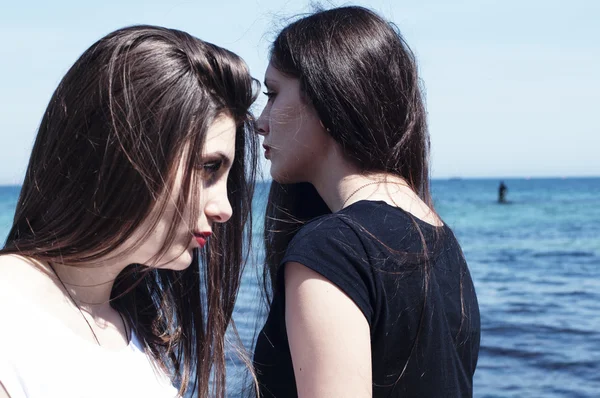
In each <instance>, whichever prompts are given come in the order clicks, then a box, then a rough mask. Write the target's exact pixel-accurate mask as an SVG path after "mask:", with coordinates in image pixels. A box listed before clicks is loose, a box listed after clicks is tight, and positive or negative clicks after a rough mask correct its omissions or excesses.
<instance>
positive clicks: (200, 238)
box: [194, 232, 212, 249]
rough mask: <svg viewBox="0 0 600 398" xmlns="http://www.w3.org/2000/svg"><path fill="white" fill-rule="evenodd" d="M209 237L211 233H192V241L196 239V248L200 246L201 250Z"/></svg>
mask: <svg viewBox="0 0 600 398" xmlns="http://www.w3.org/2000/svg"><path fill="white" fill-rule="evenodd" d="M211 235H212V232H194V239H196V242H198V246H200V248H201V249H202V248H203V247H204V246H205V245H206V241H207V240H208V238H210V236H211Z"/></svg>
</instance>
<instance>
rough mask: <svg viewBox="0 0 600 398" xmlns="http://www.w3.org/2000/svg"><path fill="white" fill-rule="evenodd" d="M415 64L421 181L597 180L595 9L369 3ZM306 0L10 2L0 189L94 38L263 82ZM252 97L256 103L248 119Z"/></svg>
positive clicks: (598, 11) (1, 85)
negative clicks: (197, 47)
mask: <svg viewBox="0 0 600 398" xmlns="http://www.w3.org/2000/svg"><path fill="white" fill-rule="evenodd" d="M321 4H322V5H324V6H326V7H331V6H339V5H350V4H356V5H362V6H366V7H368V8H371V9H373V10H375V11H377V12H379V13H380V14H381V15H383V16H384V17H385V18H386V19H388V20H390V21H392V22H394V23H395V24H396V25H397V26H398V27H399V29H400V31H401V33H402V35H403V36H404V38H405V39H406V41H407V42H408V44H409V45H410V46H411V48H412V49H413V51H414V52H415V54H416V56H417V61H418V64H419V68H420V73H421V78H422V80H423V84H424V87H425V90H426V101H427V110H428V116H429V127H430V134H431V142H432V159H431V161H432V176H433V177H434V178H451V177H463V178H469V177H491V178H496V177H549V176H555V177H568V176H600V138H599V135H600V117H599V116H598V115H599V114H600V111H599V108H600V24H599V23H598V21H600V1H596V0H587V1H584V0H570V1H566V0H560V1H558V0H453V1H449V0H369V1H357V2H352V3H350V2H340V1H326V2H325V1H324V2H321ZM310 9H311V8H310V3H309V2H306V1H289V0H288V1H276V0H246V1H232V0H220V1H214V0H213V1H199V0H188V1H167V0H163V1H157V0H144V1H141V0H118V1H117V0H104V1H102V2H98V1H94V2H90V1H83V0H79V1H67V0H53V1H40V0H38V1H26V0H24V1H19V2H17V1H12V2H6V3H5V4H3V5H2V13H1V14H0V34H1V35H2V38H3V40H2V46H1V47H0V54H1V55H0V57H1V58H0V59H1V61H2V62H0V184H20V183H21V182H22V179H23V176H24V172H25V169H26V167H27V162H28V159H29V154H30V151H31V147H32V144H33V142H34V139H35V134H36V130H37V128H38V125H39V123H40V120H41V117H42V114H43V113H44V110H45V108H46V106H47V104H48V101H49V99H50V97H51V95H52V93H53V91H54V90H55V88H56V86H57V85H58V83H59V81H60V79H61V78H62V77H63V75H64V74H65V73H66V71H67V70H68V69H69V67H70V66H71V65H72V64H73V63H74V62H75V60H76V59H77V58H78V57H79V56H80V55H81V54H82V53H83V52H84V51H85V50H86V49H87V48H88V47H89V46H90V45H91V44H93V43H94V42H95V41H96V40H98V39H99V38H101V37H102V36H104V35H105V34H107V33H109V32H111V31H113V30H115V29H118V28H121V27H123V26H128V25H134V24H153V25H162V26H166V27H170V28H176V29H180V30H184V31H187V32H189V33H190V34H192V35H194V36H196V37H199V38H201V39H203V40H206V41H209V42H212V43H215V44H217V45H220V46H222V47H225V48H228V49H230V50H232V51H234V52H235V53H237V54H239V55H240V56H242V57H243V58H244V59H245V60H246V62H247V63H248V65H249V66H250V70H251V73H252V74H253V75H254V76H255V77H256V78H258V79H259V80H261V81H262V80H263V76H264V71H265V69H266V67H267V64H268V48H269V45H270V43H271V41H272V40H273V38H274V37H275V35H276V34H277V31H278V29H279V28H280V27H282V26H283V25H284V24H285V22H286V21H287V20H288V18H290V17H293V16H294V15H297V14H299V13H303V12H308V11H310ZM264 101H265V99H264V97H263V98H260V99H259V100H258V101H257V103H256V104H255V112H256V113H257V114H258V113H259V112H260V110H261V109H262V105H263V104H264Z"/></svg>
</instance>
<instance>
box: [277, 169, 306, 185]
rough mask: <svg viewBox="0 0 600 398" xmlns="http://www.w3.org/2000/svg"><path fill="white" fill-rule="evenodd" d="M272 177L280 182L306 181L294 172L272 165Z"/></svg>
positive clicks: (294, 182)
mask: <svg viewBox="0 0 600 398" xmlns="http://www.w3.org/2000/svg"><path fill="white" fill-rule="evenodd" d="M270 172H271V178H272V179H273V181H276V182H278V183H280V184H296V183H299V182H304V180H303V179H302V178H296V177H295V176H294V174H292V173H289V172H287V171H280V170H277V168H275V167H273V166H271V170H270Z"/></svg>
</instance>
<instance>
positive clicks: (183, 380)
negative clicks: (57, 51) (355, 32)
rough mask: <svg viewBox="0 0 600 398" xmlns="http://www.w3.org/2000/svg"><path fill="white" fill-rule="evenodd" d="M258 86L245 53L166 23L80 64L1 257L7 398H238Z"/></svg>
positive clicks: (49, 114) (0, 348)
mask: <svg viewBox="0 0 600 398" xmlns="http://www.w3.org/2000/svg"><path fill="white" fill-rule="evenodd" d="M255 83H256V82H255V81H254V80H253V79H252V78H251V76H250V74H249V71H248V68H247V66H246V64H245V63H244V62H243V61H242V60H241V59H240V58H239V57H238V56H237V55H235V54H233V53H231V52H230V51H227V50H225V49H223V48H220V47H218V46H215V45H213V44H210V43H207V42H204V41H202V40H199V39H197V38H195V37H192V36H190V35H189V34H187V33H184V32H181V31H177V30H173V29H166V28H161V27H154V26H135V27H130V28H124V29H121V30H118V31H115V32H113V33H110V34H109V35H107V36H105V37H104V38H102V39H100V40H99V41H98V42H96V43H95V44H94V45H92V46H91V47H90V48H89V49H88V50H87V51H85V53H84V54H83V55H82V56H81V57H80V58H79V59H78V60H77V62H76V63H75V64H74V65H73V66H72V67H71V69H70V70H69V71H68V72H67V74H66V76H65V77H64V78H63V79H62V81H61V82H60V84H59V86H58V88H57V89H56V91H55V92H54V95H53V96H52V98H51V100H50V103H49V105H48V108H47V109H46V112H45V114H44V117H43V119H42V122H41V125H40V127H39V131H38V134H37V138H36V141H35V144H34V146H33V150H32V153H31V158H30V161H29V166H28V169H27V174H26V176H25V179H24V182H23V186H22V189H21V194H20V197H19V200H18V204H17V209H16V214H15V217H14V223H13V226H12V229H11V230H10V233H9V235H8V238H7V240H6V244H5V246H4V248H3V249H2V250H1V251H0V317H1V318H2V328H0V329H1V330H0V383H1V384H0V396H1V397H6V396H9V397H11V398H21V397H29V398H35V397H44V398H47V397H61V398H64V397H83V396H85V397H145V398H148V397H173V396H180V395H181V396H183V395H184V394H187V393H190V392H195V393H196V394H197V396H199V397H206V396H209V395H210V396H218V397H222V396H224V385H225V380H224V377H225V364H224V362H225V360H224V358H225V353H224V336H225V331H226V329H227V326H228V325H229V323H230V320H231V314H232V311H233V306H234V302H235V299H236V295H237V292H238V287H239V283H240V277H241V272H242V268H243V264H244V263H243V259H244V258H245V257H246V256H245V254H244V252H243V241H244V238H245V234H246V231H247V227H246V224H247V222H249V221H250V219H249V217H248V216H249V212H250V200H251V197H252V194H253V181H254V174H253V173H254V171H255V169H256V153H257V149H258V146H257V142H258V140H257V138H256V137H255V134H254V133H253V132H252V127H253V120H252V118H251V116H250V114H249V107H250V105H251V104H252V103H253V101H254V99H255V93H254V89H255ZM174 385H175V386H179V388H178V389H177V388H175V387H174Z"/></svg>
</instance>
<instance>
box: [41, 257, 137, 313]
mask: <svg viewBox="0 0 600 398" xmlns="http://www.w3.org/2000/svg"><path fill="white" fill-rule="evenodd" d="M126 266H127V263H126V262H111V263H110V264H108V263H106V262H95V263H86V264H77V265H76V266H72V265H66V264H60V263H52V264H51V267H52V269H53V270H54V274H55V275H54V277H58V278H59V279H60V281H57V282H58V285H59V286H60V285H63V284H64V288H66V289H67V295H69V296H70V298H71V299H72V300H73V301H75V304H77V305H78V306H79V307H80V308H82V309H84V310H86V311H87V312H89V313H90V314H91V315H93V316H102V314H105V313H106V312H107V311H111V310H112V307H111V305H110V294H111V291H112V288H113V285H114V282H115V279H116V278H117V275H119V273H121V271H123V269H124V268H125V267H126ZM61 282H62V283H61Z"/></svg>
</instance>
